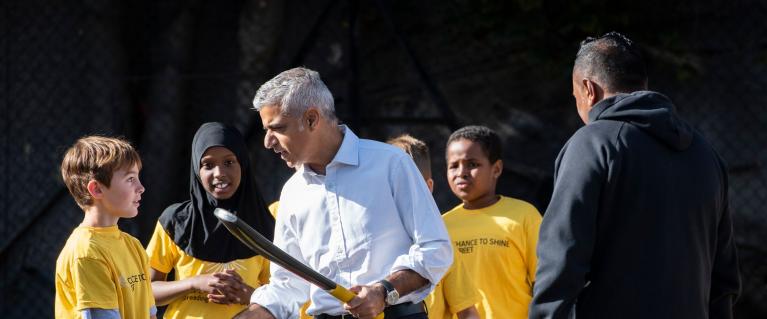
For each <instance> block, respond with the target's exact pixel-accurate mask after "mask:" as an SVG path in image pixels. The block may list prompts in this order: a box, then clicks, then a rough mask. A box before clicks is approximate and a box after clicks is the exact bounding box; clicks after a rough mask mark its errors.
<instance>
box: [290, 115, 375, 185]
mask: <svg viewBox="0 0 767 319" xmlns="http://www.w3.org/2000/svg"><path fill="white" fill-rule="evenodd" d="M338 129H339V130H341V133H342V134H343V135H344V139H343V140H342V141H341V147H339V148H338V152H336V156H335V157H333V160H332V161H330V163H328V166H330V165H332V164H333V163H343V164H346V165H354V166H357V165H358V164H359V141H360V139H359V137H357V135H355V134H354V132H352V130H351V129H349V127H347V126H346V125H339V126H338ZM298 172H299V173H300V174H305V173H308V174H311V175H316V173H314V172H313V171H312V169H311V168H308V167H306V165H301V166H300V167H298Z"/></svg>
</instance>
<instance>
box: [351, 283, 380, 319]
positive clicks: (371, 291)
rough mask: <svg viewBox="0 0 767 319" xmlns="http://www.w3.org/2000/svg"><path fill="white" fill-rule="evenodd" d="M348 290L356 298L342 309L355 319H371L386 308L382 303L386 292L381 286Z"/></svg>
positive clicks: (358, 287) (375, 285)
mask: <svg viewBox="0 0 767 319" xmlns="http://www.w3.org/2000/svg"><path fill="white" fill-rule="evenodd" d="M349 290H350V291H351V292H353V293H356V294H357V296H356V297H354V299H352V300H351V301H349V303H347V304H345V305H344V309H346V310H347V311H349V312H350V313H351V314H352V315H353V316H355V317H357V318H360V319H373V318H375V317H376V316H377V315H378V314H379V313H381V312H383V310H384V308H385V307H386V302H385V301H384V298H385V296H386V293H385V291H386V290H385V289H384V287H383V286H382V285H381V284H374V285H371V286H354V287H351V288H350V289H349Z"/></svg>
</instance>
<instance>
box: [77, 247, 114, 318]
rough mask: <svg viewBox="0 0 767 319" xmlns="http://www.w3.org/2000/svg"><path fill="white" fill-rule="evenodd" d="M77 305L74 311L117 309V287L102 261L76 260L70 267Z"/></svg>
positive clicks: (107, 267) (87, 258)
mask: <svg viewBox="0 0 767 319" xmlns="http://www.w3.org/2000/svg"><path fill="white" fill-rule="evenodd" d="M71 271H72V279H73V282H74V286H75V287H74V288H75V289H74V290H75V296H76V298H77V303H76V304H75V305H74V306H75V309H74V310H76V311H81V310H83V309H86V308H99V309H118V308H119V307H120V306H119V304H118V301H117V285H118V283H115V282H114V277H113V276H112V271H111V270H110V269H109V266H107V264H106V263H105V262H104V261H103V260H99V259H95V258H89V257H83V258H78V259H76V260H75V261H74V263H73V265H72V269H71Z"/></svg>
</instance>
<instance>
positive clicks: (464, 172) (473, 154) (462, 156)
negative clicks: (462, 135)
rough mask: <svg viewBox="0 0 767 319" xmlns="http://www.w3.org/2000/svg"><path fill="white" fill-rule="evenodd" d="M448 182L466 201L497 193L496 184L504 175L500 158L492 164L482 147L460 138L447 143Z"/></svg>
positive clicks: (456, 193) (473, 200)
mask: <svg viewBox="0 0 767 319" xmlns="http://www.w3.org/2000/svg"><path fill="white" fill-rule="evenodd" d="M446 153H447V181H448V183H449V184H450V189H451V190H452V191H453V194H455V196H458V198H460V199H461V200H462V201H463V202H464V203H472V202H475V201H477V200H478V199H481V198H486V197H488V196H493V197H494V196H495V185H496V182H497V181H498V177H499V176H500V175H501V169H502V166H501V165H502V164H501V161H500V160H497V161H496V162H495V163H490V160H488V158H487V155H485V152H484V151H482V146H481V145H480V144H479V143H475V142H473V141H470V140H467V139H459V140H456V141H453V142H451V143H450V145H448V146H447V152H446Z"/></svg>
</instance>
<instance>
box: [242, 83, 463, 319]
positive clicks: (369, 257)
mask: <svg viewBox="0 0 767 319" xmlns="http://www.w3.org/2000/svg"><path fill="white" fill-rule="evenodd" d="M253 106H254V107H255V109H256V110H257V111H258V112H259V115H260V116H261V121H262V123H263V126H264V130H265V131H266V133H265V136H264V147H266V148H268V149H272V150H274V152H276V153H278V154H280V157H281V158H282V159H283V160H284V161H285V162H286V163H287V165H288V166H290V167H294V168H296V173H295V174H294V175H293V176H292V177H291V178H290V179H289V180H288V181H287V183H286V184H285V186H284V187H283V189H282V193H281V195H280V206H279V209H278V210H279V212H278V213H277V223H276V226H275V228H276V229H275V235H274V244H275V245H277V246H278V247H280V248H281V249H283V250H285V251H286V252H287V253H289V254H290V255H292V256H293V257H295V258H296V259H298V260H300V261H302V262H304V263H305V264H306V265H308V266H309V267H311V268H312V269H314V270H316V271H318V272H319V273H321V274H323V275H324V276H326V277H328V278H330V279H332V280H334V281H335V282H337V283H339V284H341V285H342V286H346V287H351V290H352V291H353V292H355V293H357V297H355V298H354V299H353V300H352V301H350V302H349V303H348V304H342V303H341V302H339V301H337V300H335V299H334V298H333V297H332V296H330V295H329V294H327V293H326V292H325V291H323V290H321V289H319V288H317V287H312V286H310V285H309V284H308V283H307V282H305V281H303V280H302V279H300V278H299V277H297V276H296V275H294V274H292V273H290V272H288V271H287V270H285V269H283V268H282V267H280V266H278V265H272V275H271V279H270V283H269V284H267V285H265V286H262V287H259V288H258V289H257V290H256V291H255V292H254V293H253V295H252V297H251V305H250V307H249V308H248V309H247V310H246V311H244V312H243V313H241V314H240V315H238V317H237V318H295V317H297V316H298V314H299V307H300V306H301V304H303V303H304V302H305V301H306V300H307V299H310V300H311V306H310V307H309V308H308V309H307V313H308V314H310V315H313V316H314V317H315V318H343V317H347V318H348V316H350V315H351V316H354V317H357V318H374V317H375V316H376V315H378V314H379V313H381V312H384V313H385V316H386V318H387V319H394V318H409V319H415V318H424V319H425V318H427V316H426V312H425V308H424V305H423V302H422V300H423V299H424V298H425V297H426V296H427V295H428V294H429V292H431V290H432V289H433V287H434V285H435V284H436V283H437V282H439V281H440V279H441V278H442V276H443V274H444V273H445V271H446V270H447V269H448V267H450V265H451V263H452V258H453V251H452V248H451V246H450V241H449V238H448V234H447V231H446V229H445V226H444V223H443V222H442V219H441V217H440V214H439V210H438V209H437V206H436V204H435V203H434V200H433V199H432V197H431V194H430V192H429V189H428V188H427V186H426V183H425V182H424V180H423V178H422V177H421V173H420V172H419V171H418V168H416V166H415V164H414V163H413V160H412V159H411V158H410V157H409V156H408V155H407V154H405V153H404V152H402V151H401V150H399V149H398V148H396V147H394V146H391V145H387V144H384V143H379V142H375V141H370V140H365V139H360V138H358V137H357V136H356V135H355V134H354V133H353V132H352V131H351V130H350V129H349V128H348V127H346V126H344V125H338V120H337V119H336V116H335V112H334V106H333V96H332V95H331V94H330V91H329V90H328V89H327V87H326V86H325V84H324V83H323V82H322V80H321V79H320V77H319V74H318V73H317V72H315V71H312V70H309V69H305V68H295V69H291V70H287V71H285V72H282V73H280V74H279V75H277V76H276V77H275V78H273V79H271V80H269V81H268V82H266V83H265V84H264V85H262V86H261V88H259V90H258V92H257V93H256V96H255V99H254V100H253Z"/></svg>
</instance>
